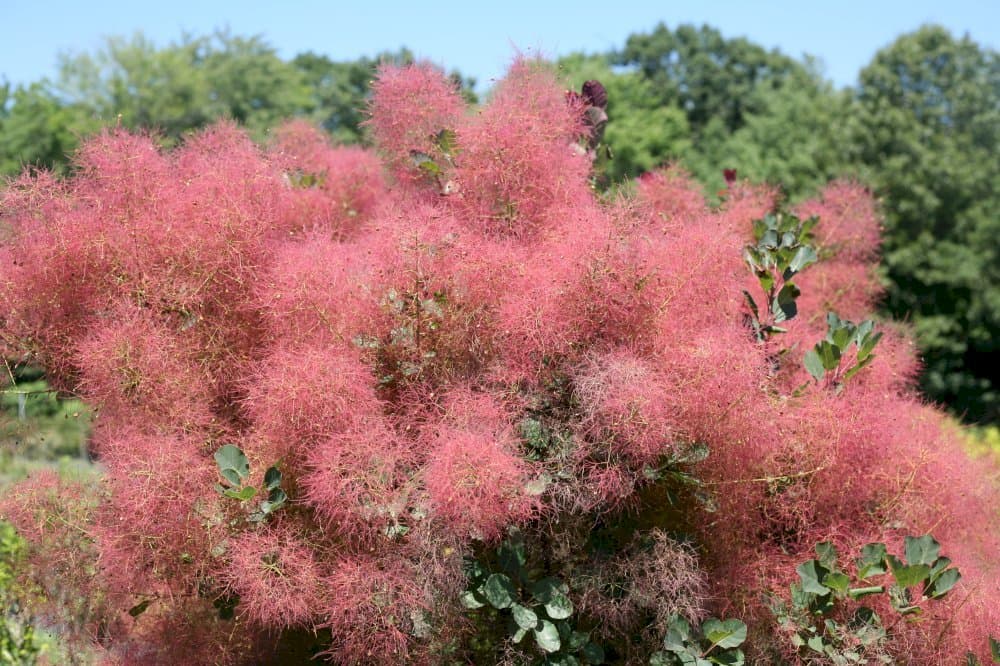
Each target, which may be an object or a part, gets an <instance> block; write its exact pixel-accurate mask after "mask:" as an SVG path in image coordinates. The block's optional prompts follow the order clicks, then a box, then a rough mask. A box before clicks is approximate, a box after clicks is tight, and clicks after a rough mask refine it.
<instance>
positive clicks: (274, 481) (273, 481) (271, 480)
mask: <svg viewBox="0 0 1000 666" xmlns="http://www.w3.org/2000/svg"><path fill="white" fill-rule="evenodd" d="M280 486H281V471H280V470H279V469H278V468H277V467H268V468H267V471H266V472H264V490H266V491H271V490H274V489H276V488H279V487H280Z"/></svg>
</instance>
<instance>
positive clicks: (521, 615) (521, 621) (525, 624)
mask: <svg viewBox="0 0 1000 666" xmlns="http://www.w3.org/2000/svg"><path fill="white" fill-rule="evenodd" d="M510 612H511V614H512V615H513V616H514V622H516V623H517V626H519V627H521V628H522V629H534V628H535V625H537V624H538V615H537V614H536V613H535V611H533V610H531V609H530V608H528V607H527V606H522V605H521V604H511V607H510Z"/></svg>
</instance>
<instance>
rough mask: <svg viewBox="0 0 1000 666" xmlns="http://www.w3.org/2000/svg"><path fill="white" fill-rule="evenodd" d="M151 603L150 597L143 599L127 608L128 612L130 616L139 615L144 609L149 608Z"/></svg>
mask: <svg viewBox="0 0 1000 666" xmlns="http://www.w3.org/2000/svg"><path fill="white" fill-rule="evenodd" d="M151 603H153V600H152V599H143V600H142V601H140V602H139V603H137V604H136V605H135V606H132V608H129V609H128V614H129V615H131V616H132V617H139V616H140V615H142V614H143V613H145V612H146V609H147V608H149V604H151Z"/></svg>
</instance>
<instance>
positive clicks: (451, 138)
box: [434, 129, 456, 155]
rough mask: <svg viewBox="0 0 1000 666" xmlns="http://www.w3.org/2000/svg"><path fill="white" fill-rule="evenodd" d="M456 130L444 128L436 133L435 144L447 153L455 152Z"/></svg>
mask: <svg viewBox="0 0 1000 666" xmlns="http://www.w3.org/2000/svg"><path fill="white" fill-rule="evenodd" d="M455 139H456V136H455V130H451V129H443V130H441V131H440V132H438V133H437V134H435V135H434V145H436V146H437V147H438V148H440V149H441V152H442V153H444V154H445V155H454V154H455V146H456V142H455Z"/></svg>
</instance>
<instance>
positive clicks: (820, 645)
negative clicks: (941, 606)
mask: <svg viewBox="0 0 1000 666" xmlns="http://www.w3.org/2000/svg"><path fill="white" fill-rule="evenodd" d="M904 543H905V545H904V553H905V555H904V558H905V561H903V560H900V559H899V558H898V557H897V556H895V555H892V554H890V553H889V552H888V549H887V548H886V546H885V544H883V543H871V544H868V545H866V546H864V547H863V548H862V549H861V551H860V553H859V556H858V558H857V559H856V560H855V561H854V573H853V575H852V574H851V573H849V572H848V571H844V570H841V569H840V568H839V563H838V557H839V555H838V553H837V549H836V548H835V547H834V546H833V544H832V543H830V542H826V541H824V542H822V543H819V544H817V545H816V559H812V560H808V561H807V562H803V563H802V564H800V565H799V566H798V568H797V569H796V571H797V572H798V575H799V582H797V583H793V584H792V586H791V597H790V600H789V601H787V602H786V601H785V600H779V599H775V600H773V601H772V606H771V608H772V610H773V611H774V613H775V616H776V617H777V619H778V622H779V624H780V626H781V628H782V630H783V631H784V632H785V633H786V634H787V636H788V639H789V640H790V641H791V642H792V645H793V646H794V647H795V648H796V649H797V650H798V651H799V654H800V655H801V656H802V657H803V658H804V659H805V660H806V661H807V662H811V661H817V660H819V659H825V660H827V661H823V662H822V663H833V664H859V663H886V664H890V663H895V662H894V661H893V660H892V657H891V656H890V655H889V654H888V653H887V652H886V651H885V647H886V645H887V641H888V638H889V629H887V628H886V627H885V626H884V625H883V623H882V619H881V618H880V617H879V615H878V613H876V612H875V611H874V610H872V608H871V607H869V606H865V605H859V604H854V603H853V602H855V601H857V600H859V599H863V598H866V597H869V596H872V595H881V594H885V595H887V596H888V598H889V603H890V605H891V607H892V609H893V610H894V611H896V612H897V613H898V614H899V615H901V616H911V615H912V616H915V615H918V614H920V613H921V612H922V611H923V607H924V606H925V605H926V604H927V603H928V602H930V601H933V600H936V599H940V598H942V597H943V596H945V595H946V594H947V593H948V592H949V591H951V589H952V588H953V587H954V586H955V584H956V583H957V582H958V580H959V579H960V578H961V574H960V573H959V572H958V569H955V568H954V567H951V566H950V564H951V560H950V559H948V558H947V557H942V556H940V550H941V546H940V544H938V542H937V541H935V540H934V537H932V536H930V535H925V536H921V537H910V536H908V537H906V539H905V542H904ZM887 575H891V580H889V579H885V578H884V577H885V576H887ZM845 616H847V617H848V618H849V619H848V620H847V621H844V620H843V619H841V620H839V621H838V619H836V618H843V617H845ZM891 626H894V623H893V625H891Z"/></svg>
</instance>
